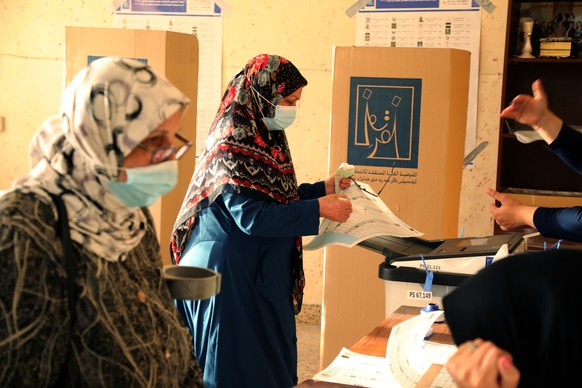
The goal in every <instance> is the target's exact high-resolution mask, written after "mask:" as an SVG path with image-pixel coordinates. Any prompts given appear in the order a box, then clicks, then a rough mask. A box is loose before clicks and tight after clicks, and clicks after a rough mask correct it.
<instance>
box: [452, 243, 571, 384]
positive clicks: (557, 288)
mask: <svg viewBox="0 0 582 388" xmlns="http://www.w3.org/2000/svg"><path fill="white" fill-rule="evenodd" d="M581 271H582V251H578V250H567V249H560V250H557V249H551V250H547V251H542V252H535V253H524V254H518V255H514V256H509V257H507V258H505V259H503V260H501V261H499V262H495V263H493V264H491V265H490V266H488V267H486V268H484V269H483V270H481V271H480V272H478V273H477V274H476V275H475V276H473V277H472V278H469V279H468V280H467V281H465V282H464V283H463V284H461V285H460V286H459V287H458V288H457V289H456V290H454V291H453V292H451V293H450V294H449V295H447V296H445V298H444V299H443V306H444V310H445V317H446V320H447V323H448V325H449V327H450V329H451V333H452V335H453V339H454V341H455V343H456V344H457V345H460V344H461V343H463V342H465V341H467V340H472V339H475V338H477V337H480V338H483V339H484V340H489V341H492V342H493V343H495V344H496V345H497V346H499V347H501V348H503V349H505V350H506V351H508V352H510V353H511V354H512V356H513V360H514V363H515V365H516V366H517V368H519V370H520V372H521V381H520V386H524V387H531V386H540V387H542V386H543V387H550V386H553V387H567V386H575V385H577V384H578V379H579V374H578V372H579V371H580V370H581V369H582V366H581V364H580V362H581V361H582V335H581V334H580V329H581V328H582V325H581V324H580V323H579V322H578V320H577V314H578V310H579V306H578V303H579V302H580V297H579V294H578V291H579V290H578V287H577V285H578V284H579V276H580V273H581Z"/></svg>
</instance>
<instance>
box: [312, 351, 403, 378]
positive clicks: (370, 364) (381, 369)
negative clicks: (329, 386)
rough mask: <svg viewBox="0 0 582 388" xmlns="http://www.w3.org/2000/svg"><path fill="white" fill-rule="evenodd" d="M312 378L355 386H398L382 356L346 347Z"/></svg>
mask: <svg viewBox="0 0 582 388" xmlns="http://www.w3.org/2000/svg"><path fill="white" fill-rule="evenodd" d="M313 380H315V381H327V382H330V383H338V384H347V385H353V386H356V387H373V388H375V387H399V384H398V383H396V382H395V381H394V380H392V379H391V377H390V373H389V371H388V368H387V365H386V359H385V358H384V357H375V356H368V355H365V354H360V353H356V352H352V351H351V350H349V349H346V348H343V349H342V350H341V351H340V353H339V354H338V355H337V357H336V358H335V360H333V362H332V363H331V364H329V366H328V367H327V368H325V369H324V370H322V371H321V372H319V373H318V374H316V375H315V376H314V377H313Z"/></svg>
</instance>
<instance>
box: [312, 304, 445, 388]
mask: <svg viewBox="0 0 582 388" xmlns="http://www.w3.org/2000/svg"><path fill="white" fill-rule="evenodd" d="M442 313H443V311H442V310H439V311H434V312H431V313H427V314H419V315H418V316H416V317H413V318H411V319H408V320H406V321H404V322H402V323H400V324H398V325H396V326H394V327H393V328H392V331H391V334H390V337H389V338H388V346H387V347H386V357H375V356H368V355H364V354H359V353H355V352H352V351H350V350H348V349H345V348H344V349H342V350H341V352H340V353H339V354H338V356H337V357H336V358H335V360H334V361H333V362H332V363H331V364H330V365H329V366H328V367H327V368H325V369H324V370H322V371H321V372H319V373H318V374H316V375H315V376H314V377H313V379H314V380H315V381H327V382H332V383H339V384H347V385H354V386H358V387H416V386H417V385H418V384H419V383H420V382H421V381H422V379H423V377H424V375H425V374H426V373H427V372H428V371H429V369H432V368H431V367H433V366H435V365H436V366H437V367H438V369H439V372H438V373H437V374H436V377H434V378H432V377H431V383H430V384H429V385H428V386H431V387H433V386H434V387H436V386H438V387H455V384H454V382H453V380H452V378H451V376H450V375H449V374H448V372H447V370H446V369H445V368H443V367H442V365H444V364H445V363H446V362H447V360H448V359H449V357H451V356H452V355H453V353H454V352H455V351H456V350H457V347H456V346H454V345H444V344H439V343H436V342H430V341H425V340H424V336H425V334H426V333H427V331H428V329H429V328H430V327H431V326H432V324H433V323H434V322H435V320H436V319H437V318H438V317H439V316H440V315H441V314H442Z"/></svg>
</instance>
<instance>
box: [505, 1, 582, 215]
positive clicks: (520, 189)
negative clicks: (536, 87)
mask: <svg viewBox="0 0 582 388" xmlns="http://www.w3.org/2000/svg"><path fill="white" fill-rule="evenodd" d="M566 13H568V14H570V15H573V17H574V21H582V2H559V3H558V2H522V1H520V0H510V1H509V12H508V19H507V35H506V45H505V58H504V74H503V86H502V101H501V109H503V108H504V107H506V106H507V105H508V104H509V103H510V102H511V100H512V99H513V98H514V97H515V96H516V95H518V94H520V93H527V94H531V84H532V82H533V81H535V80H536V79H538V78H539V79H541V80H542V82H543V85H544V88H545V90H546V92H547V94H548V98H549V102H550V108H551V109H552V110H553V111H554V112H555V113H556V114H557V115H559V116H560V117H562V118H563V119H564V120H565V121H566V122H567V123H569V124H571V125H574V126H581V127H582V52H580V53H577V50H576V47H578V46H579V45H578V43H577V42H574V44H573V47H574V50H573V56H572V57H569V58H539V57H535V58H520V57H518V55H519V54H520V53H521V48H522V39H520V30H521V29H520V20H521V19H522V18H523V17H531V18H532V19H534V20H535V21H536V27H534V34H533V35H534V36H533V39H532V47H533V48H534V51H533V54H538V53H539V43H538V42H539V41H538V39H539V37H540V34H541V32H540V30H541V28H542V25H544V22H545V24H547V22H548V21H550V22H551V21H553V20H554V19H553V18H554V17H555V16H556V15H557V14H561V15H562V16H564V14H566ZM541 36H543V35H541ZM573 39H574V40H576V38H573ZM505 121H506V120H503V119H501V120H500V123H499V133H500V135H499V136H500V139H499V156H498V157H499V159H498V169H497V189H498V191H501V192H505V193H509V194H512V195H515V196H516V198H517V199H519V200H520V201H522V202H525V203H527V204H531V205H536V206H573V205H582V176H581V175H579V174H578V173H576V172H575V171H573V170H571V169H570V168H569V167H568V166H567V165H566V164H564V163H563V162H562V161H561V160H560V159H558V158H557V157H556V156H555V155H554V154H553V153H552V152H551V151H549V150H548V149H546V148H545V143H544V142H543V141H537V142H533V143H530V144H522V143H520V142H519V141H518V140H517V139H516V137H515V135H513V134H512V133H511V132H510V131H509V130H508V124H510V122H507V123H506V122H505Z"/></svg>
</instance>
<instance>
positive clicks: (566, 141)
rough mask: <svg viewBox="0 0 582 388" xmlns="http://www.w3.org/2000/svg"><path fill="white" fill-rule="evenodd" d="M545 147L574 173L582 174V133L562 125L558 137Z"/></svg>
mask: <svg viewBox="0 0 582 388" xmlns="http://www.w3.org/2000/svg"><path fill="white" fill-rule="evenodd" d="M547 147H548V148H549V149H550V150H552V152H554V153H555V154H556V155H558V157H559V158H560V159H562V161H564V163H566V164H567V165H568V166H570V167H571V168H572V169H574V171H577V172H578V173H579V174H582V133H580V132H578V131H576V130H575V129H573V128H571V127H569V126H567V125H566V124H564V125H562V129H561V130H560V133H559V134H558V137H556V139H555V140H554V141H553V142H552V143H551V144H549V145H548V146H547Z"/></svg>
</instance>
